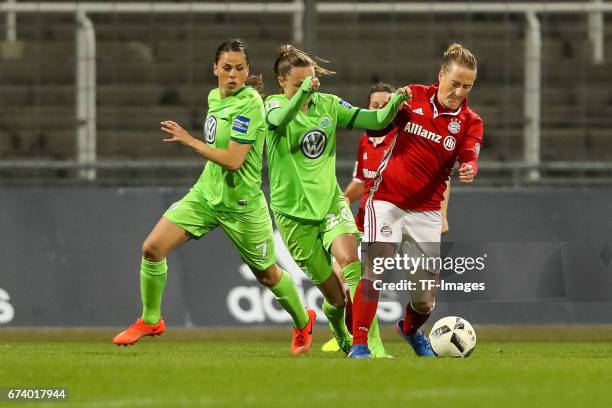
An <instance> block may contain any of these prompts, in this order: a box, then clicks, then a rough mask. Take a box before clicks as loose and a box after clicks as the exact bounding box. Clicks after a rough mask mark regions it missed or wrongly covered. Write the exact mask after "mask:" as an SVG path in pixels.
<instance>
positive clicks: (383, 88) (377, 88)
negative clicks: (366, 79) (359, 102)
mask: <svg viewBox="0 0 612 408" xmlns="http://www.w3.org/2000/svg"><path fill="white" fill-rule="evenodd" d="M376 92H389V93H394V92H395V88H394V87H393V86H391V85H389V84H388V83H386V82H377V83H375V84H374V85H372V86H371V87H370V91H369V92H368V103H367V104H366V106H370V98H371V97H372V94H373V93H376Z"/></svg>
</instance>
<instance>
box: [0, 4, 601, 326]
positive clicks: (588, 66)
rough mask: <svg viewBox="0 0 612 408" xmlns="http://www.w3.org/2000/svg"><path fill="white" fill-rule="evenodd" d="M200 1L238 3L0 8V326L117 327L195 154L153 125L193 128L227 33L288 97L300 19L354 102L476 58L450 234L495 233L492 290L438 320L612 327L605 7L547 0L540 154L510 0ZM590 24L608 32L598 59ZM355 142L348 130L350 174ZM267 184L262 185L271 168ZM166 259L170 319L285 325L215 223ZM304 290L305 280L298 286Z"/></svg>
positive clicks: (522, 43)
mask: <svg viewBox="0 0 612 408" xmlns="http://www.w3.org/2000/svg"><path fill="white" fill-rule="evenodd" d="M57 3H58V2H54V1H42V2H37V3H36V4H39V5H41V6H42V5H45V6H47V5H49V4H57ZM125 3H127V2H120V1H113V2H98V4H101V5H111V6H113V5H114V6H116V7H118V8H119V7H120V5H121V4H125ZM169 3H171V4H173V5H175V6H176V5H183V6H185V7H186V8H187V9H188V8H189V7H190V6H193V4H194V3H191V2H178V1H177V2H169ZM202 3H204V4H210V5H214V6H215V7H221V8H223V7H227V8H228V10H226V11H218V12H214V13H202V12H196V11H192V12H189V10H187V11H185V12H180V13H179V12H177V13H174V12H156V7H160V4H161V3H160V2H149V3H142V4H144V7H145V8H146V7H150V10H149V11H144V12H119V11H116V12H110V13H106V12H92V13H86V14H85V15H84V16H83V15H81V17H80V19H78V18H76V16H75V13H74V12H61V13H59V12H44V11H42V7H41V9H40V10H39V11H36V12H31V11H29V12H19V13H17V15H16V22H15V24H14V25H13V22H12V20H11V19H10V18H8V17H7V18H6V19H5V16H8V15H9V13H7V12H6V11H5V10H4V9H2V10H3V11H5V12H4V13H1V14H0V33H2V34H0V35H1V36H2V37H3V38H2V40H3V41H2V43H1V49H0V220H1V228H0V256H1V258H2V260H3V261H2V266H1V267H0V324H2V325H6V326H92V325H93V326H97V325H103V326H109V325H113V326H120V325H123V324H125V323H127V322H128V321H129V320H131V319H132V317H133V316H135V315H136V314H137V313H138V310H139V298H138V274H137V268H138V261H139V251H140V243H141V241H142V239H143V238H144V236H145V234H146V233H147V232H148V231H149V229H150V228H151V227H152V226H153V224H154V222H155V220H156V219H157V218H158V217H159V215H160V214H161V213H162V211H163V209H165V208H166V207H167V206H168V205H169V204H171V203H172V202H173V201H174V200H175V199H176V198H178V197H180V196H182V194H183V193H184V192H185V191H186V190H187V188H188V187H189V186H190V185H191V184H192V183H193V182H194V181H195V180H196V178H197V177H198V175H199V174H200V172H201V168H202V161H201V160H199V159H198V158H197V157H196V155H195V154H194V153H192V152H191V151H189V150H188V149H186V148H182V147H179V146H168V145H165V144H163V143H162V142H161V132H160V131H159V125H158V123H159V122H160V120H162V119H173V120H175V121H177V122H179V123H181V124H183V125H185V126H186V127H187V128H190V129H192V130H193V131H194V132H195V133H196V134H201V128H202V119H203V117H204V114H205V112H206V96H207V93H208V91H209V90H210V89H211V88H213V87H214V86H216V82H215V79H214V77H213V75H212V73H211V64H212V60H213V58H214V50H215V48H216V46H217V45H218V44H219V43H220V42H221V41H223V40H225V39H227V38H232V37H239V38H242V39H243V40H245V41H246V43H247V44H248V47H249V53H250V58H251V71H252V72H253V73H262V74H263V75H264V80H265V84H266V85H265V92H266V93H268V94H270V93H274V92H277V89H276V86H275V84H274V79H273V75H272V70H271V65H272V61H273V58H274V55H275V51H276V49H277V47H278V46H279V45H280V44H283V43H287V42H290V43H292V42H295V41H294V40H295V37H296V33H295V32H294V28H295V27H296V24H297V25H298V26H299V25H300V24H301V26H302V27H303V30H302V33H303V37H302V38H301V41H298V42H297V44H298V45H299V46H301V47H303V48H305V49H306V50H307V51H309V52H311V53H313V54H314V55H317V56H319V57H321V58H324V59H327V60H329V61H330V62H329V64H327V65H326V66H327V67H329V68H331V69H333V70H335V71H337V75H335V76H332V77H326V78H323V79H322V84H323V85H322V90H323V91H325V92H330V93H335V94H337V95H339V96H342V97H343V98H344V99H346V100H348V101H349V102H351V103H353V104H356V105H360V106H363V105H365V103H366V94H367V90H368V88H369V86H370V85H371V84H372V83H373V82H376V81H379V80H383V81H387V82H390V83H392V84H394V85H403V84H406V83H431V82H433V81H435V79H436V74H437V70H438V67H439V61H440V56H441V53H442V52H443V50H444V49H445V48H446V46H447V45H448V44H449V43H450V42H461V43H462V44H464V45H465V46H466V47H468V48H469V49H471V50H472V51H473V52H474V54H475V55H476V56H477V58H478V61H479V71H478V80H477V84H476V87H475V89H474V91H473V93H472V95H471V96H470V104H471V106H472V107H473V108H474V109H475V110H476V111H477V112H478V113H480V115H481V116H482V117H483V119H484V121H485V139H484V147H483V149H482V154H481V158H480V161H481V171H480V174H479V178H478V180H477V182H476V183H475V185H474V186H469V187H463V186H459V185H458V183H454V188H453V193H452V197H451V205H450V210H449V219H450V224H451V233H450V235H449V236H448V237H447V241H448V242H462V241H467V242H472V243H475V245H477V247H478V249H479V250H481V251H484V250H487V251H491V250H492V247H494V248H493V250H494V251H496V252H495V253H496V254H497V255H496V257H495V260H494V261H492V263H491V264H490V268H489V273H490V274H491V275H490V278H489V279H491V282H498V284H497V285H496V286H495V285H494V286H493V288H492V289H491V291H490V292H489V293H488V294H487V298H485V299H482V298H468V299H466V298H459V299H447V301H446V302H440V304H439V305H438V309H437V310H436V314H437V315H445V314H450V313H456V314H460V315H463V316H465V317H466V318H468V319H469V320H473V321H475V322H477V323H514V324H517V323H611V321H610V314H609V311H610V306H611V304H610V302H611V301H612V274H611V269H612V266H611V265H610V258H611V257H612V249H611V246H610V245H609V244H608V242H609V240H610V238H609V233H610V231H611V230H612V219H611V217H610V216H609V214H610V213H612V211H611V210H612V208H611V205H612V204H610V203H611V202H612V200H611V198H612V166H611V165H610V159H611V158H612V134H611V132H610V129H611V128H612V92H611V89H612V86H611V85H612V69H611V68H612V67H611V64H612V28H611V25H610V18H612V17H611V16H610V14H609V13H604V14H603V15H597V13H590V14H589V13H585V12H574V13H565V12H563V13H557V12H554V5H557V6H558V5H559V4H560V3H564V2H560V3H559V2H557V3H554V4H553V3H544V4H550V10H547V11H546V12H542V13H537V14H536V16H537V17H536V18H537V22H539V25H540V28H541V71H540V74H541V94H540V95H541V101H540V103H539V104H537V106H539V107H541V122H540V126H539V127H538V128H539V129H540V130H541V138H540V141H541V142H540V146H541V150H540V152H539V153H538V154H537V157H539V159H540V160H541V162H540V163H538V162H537V161H536V162H534V161H533V153H534V152H533V150H530V149H529V148H527V147H529V146H531V145H529V143H530V142H529V141H528V140H531V139H529V138H525V134H526V132H530V131H532V129H533V117H532V114H533V112H525V103H529V102H526V99H527V101H529V98H525V92H526V91H525V80H526V78H525V75H526V74H525V60H526V51H527V50H526V47H527V45H526V44H527V41H526V38H527V37H529V34H528V24H527V23H528V21H529V19H528V18H526V15H525V13H520V12H515V11H511V10H510V6H511V4H512V3H513V2H506V3H501V4H502V6H503V5H506V6H507V7H508V11H505V12H500V13H485V12H477V11H472V12H455V13H437V12H436V13H434V12H433V8H434V5H433V3H432V5H431V8H432V9H431V10H430V12H424V13H421V12H419V13H409V12H402V11H393V7H396V6H398V7H399V6H400V5H402V4H404V3H411V2H395V1H390V2H385V3H387V4H390V5H391V11H387V12H384V13H362V14H360V13H356V12H355V10H356V9H357V7H358V6H359V5H363V2H356V1H349V2H345V3H346V4H348V6H349V8H348V11H342V12H315V11H313V7H314V3H313V2H305V3H304V5H305V8H304V13H303V15H301V17H300V16H298V17H299V18H298V20H299V21H296V17H295V16H294V14H292V13H275V12H271V11H270V12H263V13H246V12H243V11H241V7H244V8H245V9H246V8H248V7H249V6H250V5H255V6H257V5H259V4H263V3H260V2H247V1H237V2H232V3H231V4H230V2H227V1H221V2H219V1H217V2H210V3H206V2H202ZM280 3H283V4H286V5H295V4H302V3H301V2H298V3H294V2H280ZM318 3H319V5H320V6H322V7H323V6H326V5H327V6H330V5H331V3H330V2H327V1H319V2H318ZM371 3H380V2H371ZM448 3H453V4H457V5H459V4H460V3H459V2H448ZM484 3H485V2H476V1H473V2H469V3H468V6H469V5H471V6H473V7H476V6H477V5H479V4H484ZM578 3H582V4H585V5H586V4H600V3H601V2H591V1H585V2H578ZM7 4H8V3H0V5H2V6H5V5H7ZM16 4H26V2H21V1H17V2H16ZM30 4H32V3H30ZM79 4H84V3H79ZM235 4H238V6H237V7H236V6H234V5H235ZM532 4H535V3H532ZM540 4H542V3H540ZM566 4H568V3H566ZM241 5H242V6H241ZM425 7H427V6H425ZM230 8H231V11H230ZM83 17H86V19H83ZM87 19H88V20H87ZM87 21H89V23H87ZM531 23H533V20H531ZM87 24H91V25H92V27H93V29H94V31H95V42H96V57H95V80H96V81H95V82H96V83H95V86H96V87H95V92H94V93H93V94H92V93H91V91H93V88H91V86H90V85H91V84H89V85H85V87H84V88H83V89H81V90H79V89H78V88H77V87H76V83H77V81H78V75H77V72H78V67H79V66H80V67H81V68H83V66H86V67H89V68H91V65H88V64H89V63H91V62H92V61H91V60H90V59H87V57H86V56H85V57H82V58H81V59H80V60H79V59H78V58H77V57H76V55H77V52H76V51H77V47H78V46H79V45H78V43H77V40H76V33H77V31H78V29H79V28H80V29H81V30H83V28H84V25H85V26H86V25H87ZM13 27H15V30H14V31H13ZM4 33H6V35H4ZM13 36H14V37H15V38H12V37H13ZM596 38H600V39H603V58H601V57H602V55H601V54H598V43H597V40H596ZM81 45H82V44H81ZM79 64H81V65H79ZM533 91H534V89H529V90H528V92H533ZM536 91H537V90H536ZM83 92H84V93H86V94H87V95H89V96H91V95H94V96H95V102H96V103H95V114H91V112H90V115H89V116H87V115H84V116H83V115H81V116H77V111H78V101H79V96H78V94H79V93H83ZM530 95H531V94H530ZM81 96H83V95H81ZM532 102H533V101H532ZM88 117H89V119H90V120H94V123H95V141H96V143H95V145H96V147H95V160H94V159H93V158H92V156H91V154H92V152H93V149H92V148H91V145H90V146H89V147H87V145H86V143H85V144H84V143H80V144H79V142H78V140H79V138H80V140H81V141H83V140H87V136H88V135H89V136H90V137H91V136H92V134H93V133H92V131H91V128H89V129H88V128H87V123H88ZM530 126H531V127H530ZM526 129H531V130H526ZM88 132H89V133H88ZM79 135H80V136H79ZM359 136H360V132H358V131H341V132H339V133H338V142H337V146H338V177H339V181H340V184H341V186H343V187H344V186H346V184H347V182H348V181H349V180H350V178H351V172H352V168H353V162H354V159H355V154H356V149H357V140H358V138H359ZM529 160H531V161H529ZM263 179H264V190H266V189H267V174H264V177H263ZM496 245H497V246H496ZM455 250H457V249H455ZM169 263H170V274H169V276H170V278H169V282H170V283H169V285H168V288H167V291H166V297H165V301H164V305H165V314H166V317H167V321H168V322H169V323H170V324H172V325H185V326H189V325H204V326H207V325H216V326H218V325H222V326H225V325H239V324H245V323H250V324H272V323H279V322H281V321H282V319H283V318H282V317H279V312H278V309H274V308H270V307H271V306H270V305H271V303H269V304H268V303H266V302H268V301H269V300H270V299H267V300H266V299H264V298H263V297H262V296H263V295H258V294H262V293H263V292H264V291H263V290H261V289H260V288H258V287H257V288H256V284H255V282H254V281H249V280H247V278H246V276H247V274H243V273H242V272H243V269H242V267H241V264H240V261H239V260H238V258H237V256H235V254H234V252H233V250H232V248H231V247H230V246H229V243H228V242H227V240H226V239H225V237H223V234H221V233H219V232H215V233H213V234H212V236H211V237H206V238H204V239H203V240H202V241H200V242H195V243H190V244H188V245H186V246H185V247H184V248H181V249H179V250H178V251H177V252H176V253H175V254H173V255H172V256H171V257H170V261H169ZM241 271H242V272H241ZM294 276H295V277H296V278H297V277H299V276H300V275H299V271H294ZM239 287H245V288H246V290H245V291H244V293H245V296H246V297H248V296H250V295H253V294H255V292H257V294H256V295H255V296H256V297H257V296H259V298H257V299H258V300H257V301H261V302H262V303H261V304H260V305H259V306H257V307H254V308H251V309H249V305H248V302H247V303H246V304H245V300H244V299H243V301H242V302H241V303H240V304H241V305H242V307H243V308H245V309H248V310H251V314H248V313H246V315H247V317H244V315H243V317H242V318H240V317H237V315H236V314H232V312H231V310H232V309H231V307H230V306H228V299H229V293H230V292H231V291H232V290H233V289H236V288H239ZM303 287H304V289H305V290H306V291H307V292H308V290H309V289H310V286H309V285H308V284H307V283H306V282H303ZM253 291H255V292H253ZM313 296H314V295H313ZM476 300H477V301H478V302H476ZM483 302H486V303H483ZM266 305H267V306H266ZM251 306H252V305H251ZM535 308H537V309H538V311H539V312H538V313H533V310H534V309H535ZM275 311H276V312H275ZM275 316H276V317H275ZM388 320H389V321H390V320H392V319H391V318H389V319H388ZM285 322H286V320H285Z"/></svg>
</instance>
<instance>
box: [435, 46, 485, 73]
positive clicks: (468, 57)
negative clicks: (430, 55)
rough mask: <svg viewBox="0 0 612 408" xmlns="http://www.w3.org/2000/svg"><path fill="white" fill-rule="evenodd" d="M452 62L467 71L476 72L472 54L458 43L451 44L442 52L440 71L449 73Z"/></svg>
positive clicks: (474, 59) (474, 58)
mask: <svg viewBox="0 0 612 408" xmlns="http://www.w3.org/2000/svg"><path fill="white" fill-rule="evenodd" d="M453 62H454V63H455V64H457V65H459V66H462V67H465V68H468V69H473V70H476V68H477V64H476V57H474V54H472V53H471V51H470V50H468V49H467V48H465V47H464V46H463V45H461V44H458V43H453V44H451V45H450V46H449V47H448V48H447V49H446V51H445V52H444V57H442V69H444V72H448V71H449V69H450V67H451V64H452V63H453Z"/></svg>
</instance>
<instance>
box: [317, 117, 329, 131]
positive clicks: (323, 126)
mask: <svg viewBox="0 0 612 408" xmlns="http://www.w3.org/2000/svg"><path fill="white" fill-rule="evenodd" d="M331 122H332V121H331V118H330V117H329V116H323V117H322V118H321V120H320V121H319V126H320V127H321V129H327V128H328V127H329V126H330V125H331Z"/></svg>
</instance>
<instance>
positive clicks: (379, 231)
mask: <svg viewBox="0 0 612 408" xmlns="http://www.w3.org/2000/svg"><path fill="white" fill-rule="evenodd" d="M363 232H364V233H363V242H366V243H371V242H390V243H395V244H399V245H398V247H399V246H400V245H401V252H402V254H406V255H408V256H411V257H419V256H425V257H428V258H439V257H440V240H441V236H442V213H441V212H440V211H410V210H402V209H401V208H399V207H396V206H395V205H394V204H391V203H389V202H387V201H372V202H371V203H369V205H366V214H365V220H364V225H363ZM432 269H436V270H430V272H434V273H437V272H439V268H432Z"/></svg>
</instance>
